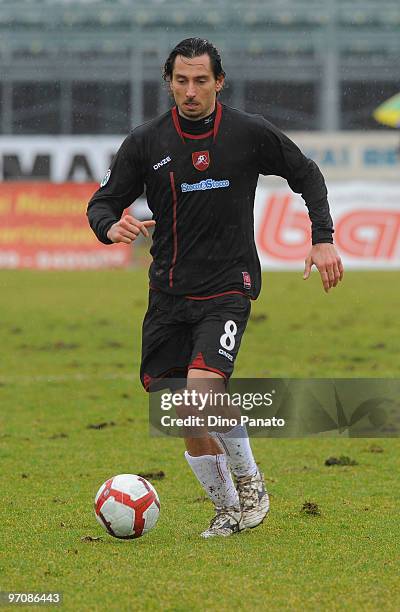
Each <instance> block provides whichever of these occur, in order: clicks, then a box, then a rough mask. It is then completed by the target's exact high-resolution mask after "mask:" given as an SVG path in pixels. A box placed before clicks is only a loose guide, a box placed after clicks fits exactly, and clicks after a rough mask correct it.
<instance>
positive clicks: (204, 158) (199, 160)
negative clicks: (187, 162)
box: [192, 151, 210, 172]
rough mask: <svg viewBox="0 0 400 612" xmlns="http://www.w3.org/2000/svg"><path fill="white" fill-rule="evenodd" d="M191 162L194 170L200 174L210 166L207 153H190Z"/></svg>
mask: <svg viewBox="0 0 400 612" xmlns="http://www.w3.org/2000/svg"><path fill="white" fill-rule="evenodd" d="M192 161H193V166H194V167H195V168H196V170H200V172H202V171H203V170H207V168H208V166H209V165H210V154H209V152H208V151H196V152H195V153H192Z"/></svg>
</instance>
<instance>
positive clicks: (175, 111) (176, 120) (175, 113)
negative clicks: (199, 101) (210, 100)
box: [171, 102, 222, 144]
mask: <svg viewBox="0 0 400 612" xmlns="http://www.w3.org/2000/svg"><path fill="white" fill-rule="evenodd" d="M171 112H172V121H173V122H174V126H175V129H176V131H177V132H178V136H179V137H180V139H181V140H182V142H183V144H186V140H185V138H191V139H193V138H194V139H196V140H198V139H200V138H206V137H207V136H211V134H212V136H213V142H215V140H216V138H217V134H218V130H219V124H220V123H221V117H222V104H220V102H217V112H216V114H215V119H214V127H213V129H212V130H210V131H209V132H206V133H205V134H196V135H194V134H186V132H182V128H181V124H180V122H179V114H178V108H177V106H174V107H173V108H172V111H171Z"/></svg>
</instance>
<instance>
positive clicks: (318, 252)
mask: <svg viewBox="0 0 400 612" xmlns="http://www.w3.org/2000/svg"><path fill="white" fill-rule="evenodd" d="M313 265H315V266H316V268H317V270H318V272H319V273H320V275H321V280H322V284H323V286H324V289H325V291H326V293H328V291H329V289H332V287H336V285H337V284H338V282H339V281H340V280H342V278H343V264H342V260H341V259H340V257H339V255H338V253H337V251H336V249H335V247H334V246H333V244H331V243H330V242H322V243H320V244H314V245H313V246H312V248H311V251H310V252H309V254H308V256H307V259H306V260H305V267H304V276H303V278H304V280H307V278H308V277H309V276H310V272H311V267H312V266H313Z"/></svg>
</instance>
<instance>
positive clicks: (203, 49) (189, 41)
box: [163, 38, 225, 81]
mask: <svg viewBox="0 0 400 612" xmlns="http://www.w3.org/2000/svg"><path fill="white" fill-rule="evenodd" d="M204 54H207V55H209V57H210V61H211V68H212V71H213V73H214V77H215V79H217V78H218V77H221V76H223V77H224V76H225V71H224V69H223V68H222V63H221V56H220V54H219V51H218V49H217V48H216V47H215V46H214V45H213V44H212V43H211V42H210V41H209V40H206V39H205V38H185V40H182V41H181V42H180V43H178V44H177V45H176V47H174V49H172V51H171V53H170V54H169V56H168V57H167V60H166V62H165V64H164V69H163V79H164V81H170V80H171V79H172V71H173V69H174V64H175V58H176V56H177V55H182V56H183V57H188V58H190V59H192V58H193V57H199V56H200V55H204Z"/></svg>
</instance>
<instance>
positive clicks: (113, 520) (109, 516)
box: [94, 474, 160, 540]
mask: <svg viewBox="0 0 400 612" xmlns="http://www.w3.org/2000/svg"><path fill="white" fill-rule="evenodd" d="M94 510H95V513H96V519H97V520H98V522H99V523H100V525H101V526H102V527H103V528H104V529H106V531H108V533H109V534H110V535H112V536H114V538H120V539H122V540H129V539H132V538H140V537H141V536H142V535H144V534H145V533H147V532H148V531H150V530H151V529H153V527H154V526H155V524H156V523H157V520H158V515H159V514H160V500H159V498H158V494H157V491H156V490H155V488H154V487H153V486H152V485H151V484H150V483H149V482H148V481H147V480H146V479H145V478H142V477H141V476H136V475H135V474H119V476H114V478H110V479H109V480H107V481H106V482H105V483H104V484H102V485H101V487H100V489H99V490H98V492H97V495H96V498H95V501H94Z"/></svg>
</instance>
